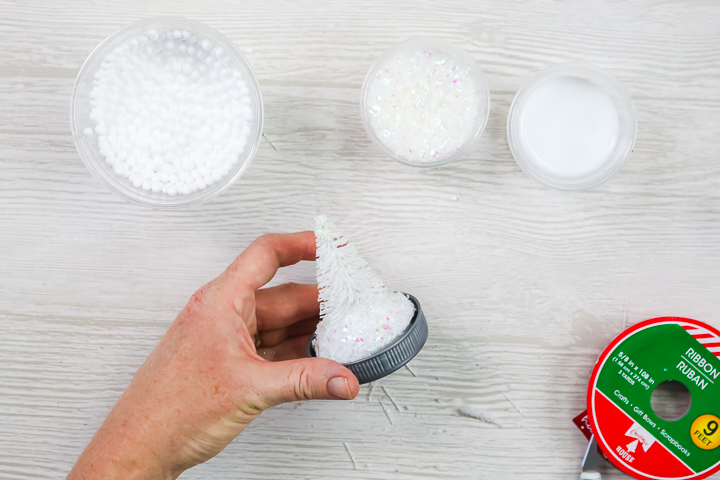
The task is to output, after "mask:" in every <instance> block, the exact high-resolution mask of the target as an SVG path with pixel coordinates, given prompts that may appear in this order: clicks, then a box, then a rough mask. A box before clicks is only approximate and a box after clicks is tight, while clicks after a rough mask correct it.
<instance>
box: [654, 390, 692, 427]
mask: <svg viewBox="0 0 720 480" xmlns="http://www.w3.org/2000/svg"><path fill="white" fill-rule="evenodd" d="M690 405H692V395H690V390H688V388H687V387H686V386H685V384H683V383H682V382H678V381H677V380H666V381H664V382H662V383H660V384H659V385H658V386H657V387H655V390H653V392H652V396H651V397H650V406H651V407H652V409H653V412H655V415H657V416H658V417H660V418H662V419H663V420H666V421H668V422H674V421H676V420H680V419H681V418H683V417H684V416H685V415H687V413H688V412H689V411H690Z"/></svg>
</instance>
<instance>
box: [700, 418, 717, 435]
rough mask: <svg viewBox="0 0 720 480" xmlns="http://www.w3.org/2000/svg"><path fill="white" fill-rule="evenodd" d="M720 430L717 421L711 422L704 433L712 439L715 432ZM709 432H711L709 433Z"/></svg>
mask: <svg viewBox="0 0 720 480" xmlns="http://www.w3.org/2000/svg"><path fill="white" fill-rule="evenodd" d="M717 429H718V423H717V422H716V421H715V420H710V421H709V422H708V424H707V428H705V429H703V433H704V434H705V435H706V436H708V437H712V436H713V434H714V433H715V432H717ZM708 430H710V431H709V432H708Z"/></svg>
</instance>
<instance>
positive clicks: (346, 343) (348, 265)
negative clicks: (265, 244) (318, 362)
mask: <svg viewBox="0 0 720 480" xmlns="http://www.w3.org/2000/svg"><path fill="white" fill-rule="evenodd" d="M315 237H316V244H317V260H316V265H317V279H318V288H319V291H320V294H319V300H320V315H321V317H322V321H321V322H320V323H319V324H318V327H317V330H316V338H315V340H314V341H313V347H314V349H315V352H316V354H317V356H319V357H324V358H329V359H331V360H335V361H337V362H340V363H350V362H354V361H357V360H361V359H363V358H366V357H369V356H371V355H373V354H374V353H376V352H378V351H380V350H382V349H383V348H385V347H386V346H388V345H390V344H392V343H393V342H394V341H395V340H397V338H398V337H399V336H400V335H402V333H403V332H405V330H406V329H407V327H408V325H409V324H410V321H411V320H412V318H413V315H414V314H415V306H414V305H413V303H412V302H411V301H410V300H409V299H408V298H407V297H406V296H405V295H403V294H402V293H399V292H393V291H390V290H388V289H387V288H386V287H385V285H383V283H382V281H381V280H380V278H378V276H377V275H376V274H375V272H373V271H372V269H371V268H370V267H369V266H368V264H367V262H366V261H365V260H364V259H363V258H362V257H360V255H359V254H358V252H357V250H356V249H355V248H354V247H353V246H352V245H349V244H348V241H347V239H346V238H344V237H343V236H342V235H341V234H340V233H339V232H337V231H336V230H335V226H334V225H333V224H332V223H330V222H329V221H328V220H327V218H326V217H325V216H324V215H321V216H318V217H317V218H316V229H315Z"/></svg>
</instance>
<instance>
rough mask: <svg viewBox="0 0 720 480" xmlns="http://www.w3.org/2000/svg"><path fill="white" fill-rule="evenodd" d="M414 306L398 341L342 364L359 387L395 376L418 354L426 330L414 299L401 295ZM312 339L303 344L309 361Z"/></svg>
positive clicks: (422, 344) (424, 338) (423, 318)
mask: <svg viewBox="0 0 720 480" xmlns="http://www.w3.org/2000/svg"><path fill="white" fill-rule="evenodd" d="M403 295H405V296H406V297H407V298H408V299H409V300H410V301H411V302H412V303H413V305H414V306H415V315H413V318H412V320H410V325H408V328H407V329H406V330H405V332H404V333H403V334H402V335H400V337H398V339H397V340H395V342H393V343H392V344H390V345H388V346H387V347H385V348H383V349H382V350H380V351H379V352H377V353H374V354H373V355H371V356H369V357H366V358H363V359H361V360H357V361H355V362H350V363H343V365H344V366H345V367H347V369H348V370H350V371H351V372H352V373H353V374H354V375H355V376H356V377H357V379H358V382H360V385H363V384H365V383H370V382H374V381H375V380H379V379H381V378H383V377H387V376H388V375H390V374H391V373H393V372H395V371H396V370H398V369H399V368H402V367H403V365H405V364H407V363H408V362H409V361H410V360H412V359H413V358H415V355H417V354H418V353H419V352H420V350H422V348H423V346H424V345H425V342H426V341H427V338H428V326H427V321H426V320H425V315H424V314H423V311H422V308H421V307H420V302H418V300H417V298H415V297H413V296H412V295H410V294H407V293H403ZM314 338H315V335H313V336H312V337H310V340H309V341H308V344H307V353H308V356H309V357H316V356H317V355H315V349H314V348H313V346H312V341H313V339H314Z"/></svg>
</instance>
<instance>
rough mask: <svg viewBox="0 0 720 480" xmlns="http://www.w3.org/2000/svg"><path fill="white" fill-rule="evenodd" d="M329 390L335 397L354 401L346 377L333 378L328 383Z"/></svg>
mask: <svg viewBox="0 0 720 480" xmlns="http://www.w3.org/2000/svg"><path fill="white" fill-rule="evenodd" d="M327 389H328V392H329V393H330V395H332V396H333V397H338V398H342V399H343V400H352V395H351V394H350V387H349V386H348V381H347V378H345V377H333V378H331V379H330V380H329V381H328V383H327Z"/></svg>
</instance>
